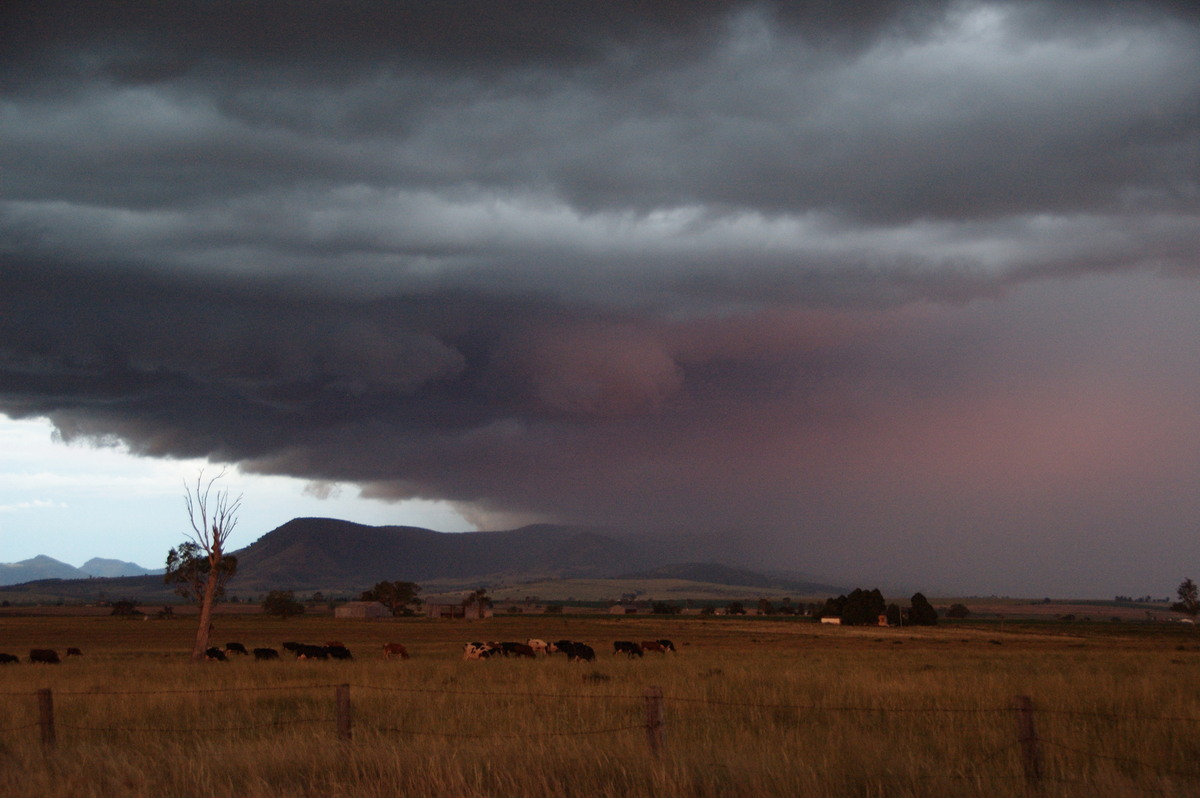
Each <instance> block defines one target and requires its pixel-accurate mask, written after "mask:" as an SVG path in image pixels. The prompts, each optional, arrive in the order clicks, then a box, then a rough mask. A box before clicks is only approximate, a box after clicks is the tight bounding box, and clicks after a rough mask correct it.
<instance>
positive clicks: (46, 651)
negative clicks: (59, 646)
mask: <svg viewBox="0 0 1200 798" xmlns="http://www.w3.org/2000/svg"><path fill="white" fill-rule="evenodd" d="M29 661H30V662H40V663H42V664H43V665H57V664H58V663H60V662H62V660H60V659H59V658H58V652H57V651H55V650H54V649H52V648H34V649H30V651H29Z"/></svg>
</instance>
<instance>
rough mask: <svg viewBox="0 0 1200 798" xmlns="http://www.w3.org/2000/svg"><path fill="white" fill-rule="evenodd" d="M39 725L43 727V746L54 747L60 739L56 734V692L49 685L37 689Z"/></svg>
mask: <svg viewBox="0 0 1200 798" xmlns="http://www.w3.org/2000/svg"><path fill="white" fill-rule="evenodd" d="M37 698H38V725H39V726H41V728H42V746H43V747H45V748H53V747H54V746H55V745H56V744H57V742H58V739H57V737H56V736H55V734H54V694H53V693H51V692H50V688H49V687H44V688H42V689H41V690H38V691H37Z"/></svg>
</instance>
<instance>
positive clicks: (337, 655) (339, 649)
mask: <svg viewBox="0 0 1200 798" xmlns="http://www.w3.org/2000/svg"><path fill="white" fill-rule="evenodd" d="M325 653H327V654H328V655H329V656H331V657H333V658H334V659H354V657H353V656H352V655H351V654H350V649H348V648H346V647H345V646H325Z"/></svg>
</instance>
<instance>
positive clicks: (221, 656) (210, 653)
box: [204, 646, 226, 662]
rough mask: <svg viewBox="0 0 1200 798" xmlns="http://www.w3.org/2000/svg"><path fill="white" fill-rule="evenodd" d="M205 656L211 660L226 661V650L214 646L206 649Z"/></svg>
mask: <svg viewBox="0 0 1200 798" xmlns="http://www.w3.org/2000/svg"><path fill="white" fill-rule="evenodd" d="M204 658H205V659H206V660H208V661H210V662H225V661H226V659H225V652H224V651H222V650H221V649H219V648H217V647H216V646H213V647H211V648H206V649H205V650H204Z"/></svg>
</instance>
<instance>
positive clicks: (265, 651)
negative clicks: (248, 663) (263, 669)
mask: <svg viewBox="0 0 1200 798" xmlns="http://www.w3.org/2000/svg"><path fill="white" fill-rule="evenodd" d="M265 659H279V652H278V651H276V650H275V649H273V648H256V649H254V661H255V662H261V661H263V660H265Z"/></svg>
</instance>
